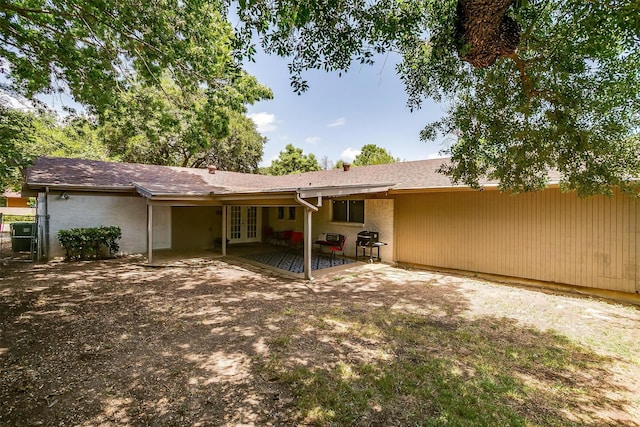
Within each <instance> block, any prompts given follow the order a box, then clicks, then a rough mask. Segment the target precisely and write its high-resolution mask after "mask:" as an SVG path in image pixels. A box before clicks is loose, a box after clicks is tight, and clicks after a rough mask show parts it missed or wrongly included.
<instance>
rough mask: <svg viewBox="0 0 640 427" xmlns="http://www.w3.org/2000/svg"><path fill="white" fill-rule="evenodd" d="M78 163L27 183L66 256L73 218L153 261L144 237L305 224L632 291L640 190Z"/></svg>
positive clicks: (429, 175) (195, 241)
mask: <svg viewBox="0 0 640 427" xmlns="http://www.w3.org/2000/svg"><path fill="white" fill-rule="evenodd" d="M82 162H83V161H79V160H72V159H63V160H55V159H49V160H46V161H43V162H42V163H40V164H39V165H38V164H37V165H36V166H35V167H34V173H32V174H31V175H30V176H31V177H32V178H31V181H29V179H28V181H27V185H28V186H29V185H30V188H31V189H32V190H33V191H35V192H36V193H37V194H38V214H39V216H40V217H42V218H45V217H48V218H49V221H40V232H41V235H42V236H45V235H48V236H49V237H48V239H49V245H48V247H49V248H50V252H49V256H51V257H53V256H61V255H63V253H62V249H61V248H60V247H59V245H58V243H57V237H56V235H57V231H59V230H61V229H68V228H73V227H90V226H100V225H118V226H120V227H121V228H122V234H123V238H122V241H121V245H120V246H121V250H122V251H123V252H125V253H145V252H147V253H148V254H149V258H150V259H151V252H152V251H150V250H149V249H150V248H149V246H152V248H151V249H152V250H155V249H173V250H180V251H188V250H192V249H193V250H201V249H212V248H214V247H216V249H217V250H220V251H222V253H223V254H224V253H226V252H225V249H224V248H225V247H226V244H227V242H228V244H229V245H234V244H242V243H255V242H263V243H269V241H270V236H272V235H273V233H277V232H281V231H285V230H291V231H297V232H299V233H303V234H304V236H305V248H307V249H305V251H307V250H308V251H310V250H311V242H313V241H314V240H315V239H316V238H317V236H319V235H320V234H322V233H339V234H343V235H344V236H346V244H345V248H344V252H345V255H346V256H349V257H354V256H355V255H356V250H357V249H358V248H357V247H356V239H357V237H358V233H359V232H361V231H365V230H366V231H375V232H377V233H378V235H379V240H380V241H381V242H384V243H386V245H385V246H382V247H381V248H380V256H381V258H382V260H383V261H384V262H388V263H392V264H400V265H415V266H425V267H435V268H446V269H455V270H462V271H469V272H477V273H485V274H493V275H500V276H506V277H509V278H523V279H531V280H537V281H544V282H554V283H560V284H569V285H575V286H581V287H591V288H599V289H608V290H614V291H621V292H628V293H638V292H639V291H640V283H639V281H640V206H638V204H639V203H640V202H638V200H637V199H632V198H629V197H628V196H626V195H624V194H621V193H618V192H616V193H615V194H614V196H612V197H605V196H597V197H591V198H587V199H580V198H578V197H577V196H576V195H575V194H574V193H563V192H561V191H560V190H559V189H558V187H557V185H551V186H550V187H549V188H547V189H546V190H544V191H541V192H537V193H528V194H518V195H510V194H505V193H502V192H500V191H498V190H497V189H496V187H495V185H493V184H492V183H486V185H485V187H484V191H475V190H470V189H468V188H465V187H454V186H451V185H450V184H449V183H448V181H445V179H446V178H443V177H441V176H439V175H437V174H435V172H434V171H435V169H436V168H437V167H438V166H439V165H440V163H441V162H442V160H436V161H419V162H407V163H397V164H393V165H378V166H369V167H359V168H352V169H351V171H337V170H333V171H321V172H314V173H306V174H300V175H294V176H287V177H262V176H256V175H248V174H236V173H225V172H224V171H217V172H214V173H213V174H207V172H206V171H193V170H183V169H182V168H163V167H158V166H154V167H151V166H145V165H124V166H123V165H122V164H109V163H100V162H93V163H91V164H87V163H86V162H87V161H84V162H85V163H82ZM86 170H92V171H93V172H92V173H91V174H87V175H82V176H81V174H80V172H74V171H86ZM100 171H106V172H104V173H103V175H104V176H103V177H101V178H100V179H98V178H95V174H96V173H101V172H100ZM83 173H84V172H83ZM60 174H61V175H62V176H63V177H64V176H66V178H63V179H60V180H58V181H56V179H57V178H56V177H57V176H58V175H60ZM79 174H80V175H79ZM109 174H110V175H109ZM135 180H144V181H137V183H136V181H135ZM45 182H49V184H45ZM260 186H261V187H260ZM308 277H310V275H309V276H308Z"/></svg>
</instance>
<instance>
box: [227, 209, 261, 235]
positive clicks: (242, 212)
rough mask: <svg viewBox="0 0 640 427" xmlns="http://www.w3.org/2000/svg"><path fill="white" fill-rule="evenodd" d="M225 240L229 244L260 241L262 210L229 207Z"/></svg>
mask: <svg viewBox="0 0 640 427" xmlns="http://www.w3.org/2000/svg"><path fill="white" fill-rule="evenodd" d="M228 215H229V220H228V229H227V236H228V237H227V238H228V239H229V243H250V242H259V241H260V240H261V237H262V236H261V233H260V229H261V225H262V209H259V208H258V207H257V206H229V211H228Z"/></svg>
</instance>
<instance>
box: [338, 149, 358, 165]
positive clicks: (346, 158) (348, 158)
mask: <svg viewBox="0 0 640 427" xmlns="http://www.w3.org/2000/svg"><path fill="white" fill-rule="evenodd" d="M358 154H360V150H358V149H355V148H351V147H349V148H347V149H346V150H344V151H343V152H342V154H340V158H341V159H342V161H343V162H347V163H351V162H353V160H354V159H355V158H356V156H357V155H358Z"/></svg>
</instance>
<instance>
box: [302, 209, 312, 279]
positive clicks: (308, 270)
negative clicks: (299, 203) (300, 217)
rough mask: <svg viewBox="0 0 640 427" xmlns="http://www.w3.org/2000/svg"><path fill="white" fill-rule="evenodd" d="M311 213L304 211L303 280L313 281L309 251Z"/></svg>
mask: <svg viewBox="0 0 640 427" xmlns="http://www.w3.org/2000/svg"><path fill="white" fill-rule="evenodd" d="M312 214H313V211H312V210H311V209H309V208H305V209H304V278H305V279H307V280H313V277H312V276H311V249H312V247H313V241H312V239H311V218H312Z"/></svg>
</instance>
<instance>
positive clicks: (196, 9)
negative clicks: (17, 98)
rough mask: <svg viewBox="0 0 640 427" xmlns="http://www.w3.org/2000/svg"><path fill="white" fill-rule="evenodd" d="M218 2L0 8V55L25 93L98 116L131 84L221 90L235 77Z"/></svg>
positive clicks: (131, 0) (29, 1) (232, 45)
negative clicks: (64, 101)
mask: <svg viewBox="0 0 640 427" xmlns="http://www.w3.org/2000/svg"><path fill="white" fill-rule="evenodd" d="M237 45H238V43H237V41H236V39H235V36H234V33H233V30H232V28H231V25H230V24H229V23H228V22H227V20H226V7H225V6H224V5H223V2H218V1H203V0H187V1H180V2H176V1H171V0H155V1H150V2H145V1H142V2H141V1H137V0H119V1H113V0H105V1H98V2H75V1H47V0H17V1H12V2H4V1H3V2H0V57H1V58H3V59H4V60H5V61H6V63H8V64H7V65H8V67H6V68H5V72H6V73H7V74H8V76H9V77H10V78H11V79H12V80H13V81H14V83H15V85H16V86H17V87H18V88H19V89H20V91H21V92H22V93H23V94H26V95H28V96H31V95H33V94H35V93H39V92H47V91H55V90H64V89H66V88H67V87H68V89H69V90H70V91H71V93H72V94H73V96H74V97H75V99H76V100H77V101H78V102H80V103H82V104H85V105H87V106H89V107H91V108H92V109H93V111H95V112H98V113H101V112H102V111H104V110H105V109H106V108H108V107H112V106H113V105H114V104H115V103H116V102H117V98H118V93H120V92H121V91H122V90H126V89H127V88H129V87H130V86H131V84H132V83H133V82H134V81H138V82H144V84H146V85H158V83H159V82H160V79H161V76H162V75H163V74H164V73H169V74H170V76H171V78H172V79H173V80H174V81H175V82H177V84H179V85H180V86H181V88H182V90H183V91H190V92H194V91H198V90H200V89H202V88H206V89H208V90H211V91H219V90H222V89H224V88H225V87H226V86H227V85H229V84H231V83H233V82H234V81H235V79H236V78H238V77H239V75H240V67H239V64H238V62H237V58H236V56H235V49H236V47H237Z"/></svg>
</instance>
